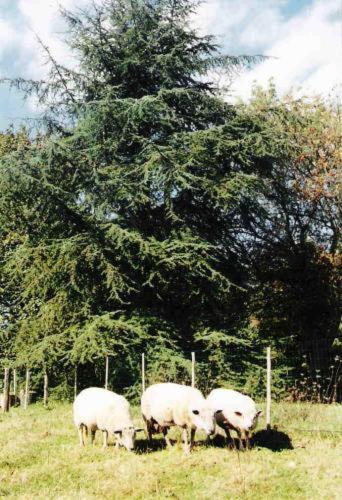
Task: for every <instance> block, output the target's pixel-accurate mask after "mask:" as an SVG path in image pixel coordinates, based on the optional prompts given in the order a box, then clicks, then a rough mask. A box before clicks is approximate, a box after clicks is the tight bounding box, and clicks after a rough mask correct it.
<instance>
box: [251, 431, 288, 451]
mask: <svg viewBox="0 0 342 500" xmlns="http://www.w3.org/2000/svg"><path fill="white" fill-rule="evenodd" d="M251 445H252V447H255V446H260V447H261V448H268V449H269V450H272V451H282V450H293V445H292V442H291V439H290V436H289V435H288V434H286V433H285V432H281V431H278V429H276V428H274V429H269V430H262V431H258V432H256V433H255V434H254V435H253V437H252V439H251Z"/></svg>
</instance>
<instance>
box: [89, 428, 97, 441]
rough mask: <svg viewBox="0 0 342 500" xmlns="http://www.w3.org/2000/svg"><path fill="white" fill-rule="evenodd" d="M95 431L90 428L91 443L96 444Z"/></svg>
mask: <svg viewBox="0 0 342 500" xmlns="http://www.w3.org/2000/svg"><path fill="white" fill-rule="evenodd" d="M95 432H96V431H94V430H93V429H91V430H90V442H91V444H95Z"/></svg>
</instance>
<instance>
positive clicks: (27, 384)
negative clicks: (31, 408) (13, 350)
mask: <svg viewBox="0 0 342 500" xmlns="http://www.w3.org/2000/svg"><path fill="white" fill-rule="evenodd" d="M24 398H25V399H24V409H25V410H27V407H28V404H29V399H30V370H29V369H28V368H26V379H25V396H24Z"/></svg>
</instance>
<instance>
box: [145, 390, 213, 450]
mask: <svg viewBox="0 0 342 500" xmlns="http://www.w3.org/2000/svg"><path fill="white" fill-rule="evenodd" d="M141 412H142V416H143V419H144V422H145V425H146V432H147V435H148V439H149V440H151V439H152V435H153V434H155V433H158V432H162V433H163V435H164V438H165V441H166V444H167V446H169V447H170V446H171V443H170V440H169V438H168V436H167V433H168V430H169V428H170V427H171V426H172V425H176V426H178V427H180V428H181V429H182V437H183V441H184V451H185V453H189V452H190V450H191V449H192V447H193V445H194V438H195V432H196V429H197V428H198V429H202V430H204V431H205V432H206V434H207V435H210V434H213V432H214V429H215V416H214V411H213V409H212V408H211V406H210V405H209V404H208V403H207V401H206V400H205V398H204V397H203V395H202V393H201V392H200V391H199V390H198V389H195V388H193V387H189V386H186V385H179V384H171V383H165V384H155V385H151V386H150V387H148V389H146V391H145V392H144V394H143V395H142V398H141ZM188 430H190V446H189V444H188Z"/></svg>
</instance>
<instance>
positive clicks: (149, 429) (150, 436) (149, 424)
mask: <svg viewBox="0 0 342 500" xmlns="http://www.w3.org/2000/svg"><path fill="white" fill-rule="evenodd" d="M146 431H147V439H148V440H149V442H150V443H152V439H153V423H152V422H151V421H150V420H148V421H147V422H146Z"/></svg>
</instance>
